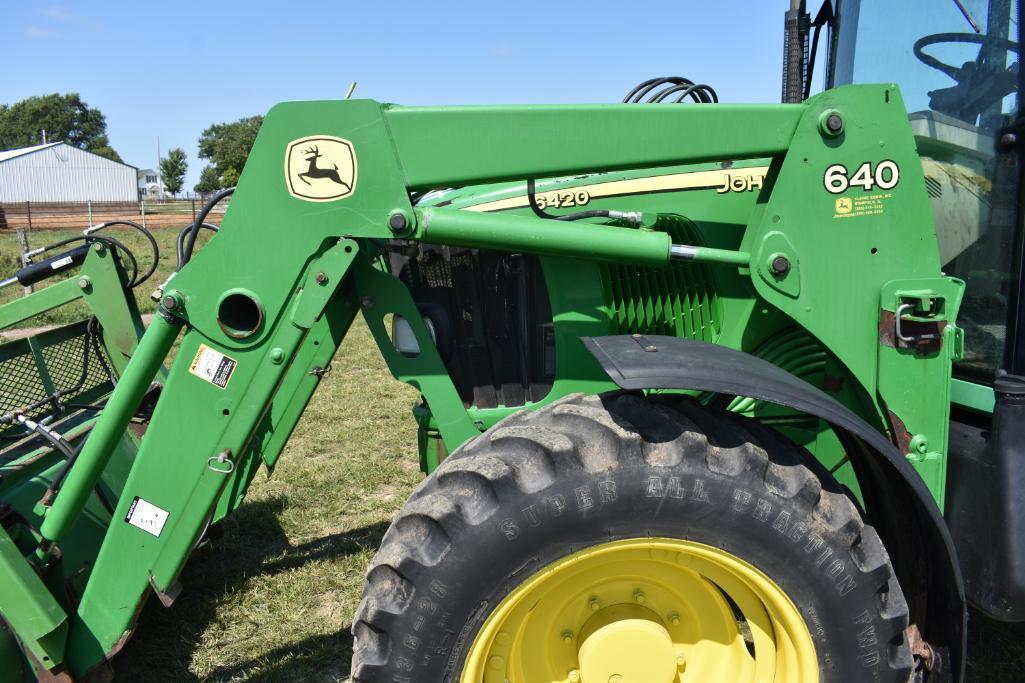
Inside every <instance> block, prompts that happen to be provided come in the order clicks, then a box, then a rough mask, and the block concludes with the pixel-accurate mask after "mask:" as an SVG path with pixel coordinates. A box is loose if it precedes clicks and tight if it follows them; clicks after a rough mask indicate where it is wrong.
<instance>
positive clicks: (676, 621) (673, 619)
mask: <svg viewBox="0 0 1025 683" xmlns="http://www.w3.org/2000/svg"><path fill="white" fill-rule="evenodd" d="M669 623H670V624H672V625H673V626H679V625H680V615H679V614H677V613H676V612H673V613H672V614H670V615H669Z"/></svg>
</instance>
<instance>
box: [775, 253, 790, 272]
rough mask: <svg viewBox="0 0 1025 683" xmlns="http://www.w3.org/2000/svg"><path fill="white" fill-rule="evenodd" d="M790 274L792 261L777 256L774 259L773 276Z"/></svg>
mask: <svg viewBox="0 0 1025 683" xmlns="http://www.w3.org/2000/svg"><path fill="white" fill-rule="evenodd" d="M789 272H790V259H788V258H787V257H786V256H782V255H780V256H777V257H776V258H774V259H772V274H773V275H786V274H787V273H789Z"/></svg>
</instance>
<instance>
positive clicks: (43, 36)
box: [25, 26, 60, 40]
mask: <svg viewBox="0 0 1025 683" xmlns="http://www.w3.org/2000/svg"><path fill="white" fill-rule="evenodd" d="M25 36H26V37H27V38H34V39H36V40H47V39H49V38H59V37H60V33H58V32H57V31H54V30H53V29H49V28H42V27H39V26H26V27H25Z"/></svg>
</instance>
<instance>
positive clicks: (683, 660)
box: [676, 651, 687, 666]
mask: <svg viewBox="0 0 1025 683" xmlns="http://www.w3.org/2000/svg"><path fill="white" fill-rule="evenodd" d="M686 663H687V658H686V657H685V656H684V655H683V652H682V651H681V652H677V653H676V666H683V665H684V664H686Z"/></svg>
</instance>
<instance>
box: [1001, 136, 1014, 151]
mask: <svg viewBox="0 0 1025 683" xmlns="http://www.w3.org/2000/svg"><path fill="white" fill-rule="evenodd" d="M1016 144H1018V136H1017V135H1015V134H1014V133H1004V134H1003V135H1001V136H1000V146H1001V147H1002V148H1003V149H1010V148H1012V147H1014V146H1015V145H1016Z"/></svg>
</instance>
